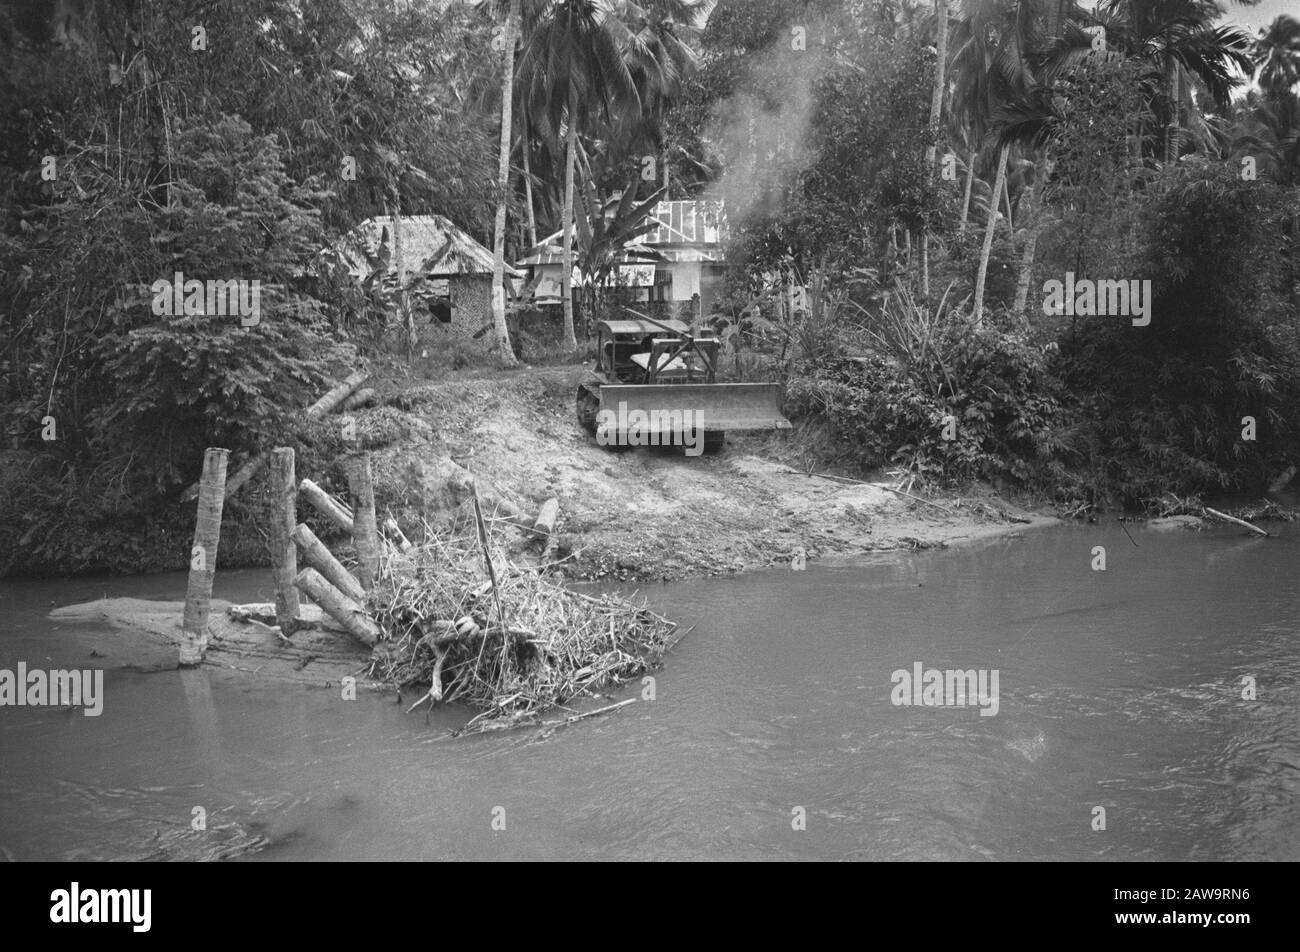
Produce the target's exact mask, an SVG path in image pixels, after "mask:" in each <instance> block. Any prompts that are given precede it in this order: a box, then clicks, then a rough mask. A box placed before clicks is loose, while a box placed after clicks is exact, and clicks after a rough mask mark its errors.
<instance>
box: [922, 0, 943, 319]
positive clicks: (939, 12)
mask: <svg viewBox="0 0 1300 952" xmlns="http://www.w3.org/2000/svg"><path fill="white" fill-rule="evenodd" d="M934 17H935V24H936V27H937V30H938V34H939V35H938V37H937V46H938V49H937V52H936V56H935V64H934V88H933V89H932V90H931V92H930V138H931V140H932V141H931V142H930V144H929V145H927V146H926V147H925V174H926V175H927V176H929V177H930V178H931V179H933V178H934V174H935V165H934V162H935V158H936V157H937V153H938V148H939V143H938V138H939V119H940V117H941V116H942V115H943V89H944V71H945V69H946V68H947V65H948V0H934ZM921 297H922V298H924V299H925V300H926V301H929V300H930V231H929V229H928V228H927V229H925V230H923V231H922V232H921Z"/></svg>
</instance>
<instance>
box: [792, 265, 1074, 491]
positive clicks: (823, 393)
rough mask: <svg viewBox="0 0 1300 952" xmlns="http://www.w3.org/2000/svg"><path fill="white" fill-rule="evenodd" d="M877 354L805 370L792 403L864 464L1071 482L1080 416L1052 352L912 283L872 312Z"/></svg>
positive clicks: (927, 473) (931, 473)
mask: <svg viewBox="0 0 1300 952" xmlns="http://www.w3.org/2000/svg"><path fill="white" fill-rule="evenodd" d="M862 330H865V332H866V334H867V337H868V338H869V339H870V341H871V342H872V343H871V346H870V350H869V352H868V353H867V354H865V355H861V356H847V355H845V354H844V353H843V349H842V348H841V349H840V350H838V351H837V352H836V353H834V354H832V355H827V356H823V357H820V358H818V359H815V360H811V361H808V362H806V363H804V364H803V365H802V366H801V367H799V368H798V370H797V372H796V374H795V375H794V377H793V378H792V380H791V382H790V386H789V392H788V398H787V409H788V410H789V411H790V412H791V413H793V414H795V415H800V416H807V415H814V416H820V417H822V418H824V419H825V420H826V421H827V422H828V423H829V424H830V425H831V426H832V428H833V430H834V432H835V436H836V439H837V441H838V442H839V444H840V445H841V446H842V447H843V448H844V449H845V451H846V452H847V453H848V455H849V456H850V458H851V459H852V461H853V462H854V463H856V464H857V465H859V466H860V467H862V468H863V469H874V468H878V467H882V466H887V465H888V466H896V467H901V468H902V469H905V470H907V471H908V472H910V473H912V474H914V475H916V476H918V477H921V478H923V479H927V480H936V481H960V480H971V479H995V478H1007V479H1012V480H1014V481H1016V482H1018V483H1021V484H1024V485H1037V486H1042V485H1047V484H1051V483H1053V482H1059V481H1061V479H1062V477H1063V475H1064V472H1065V470H1064V466H1065V463H1066V462H1067V461H1068V459H1069V457H1070V455H1071V453H1072V451H1073V450H1074V447H1073V446H1072V442H1071V433H1072V429H1071V424H1072V420H1071V417H1070V414H1069V413H1068V412H1067V409H1066V405H1067V404H1066V398H1065V395H1064V394H1063V393H1062V392H1061V388H1060V386H1059V383H1058V381H1057V380H1056V379H1055V377H1054V376H1053V375H1052V374H1051V372H1050V371H1049V369H1048V366H1047V363H1046V357H1045V355H1044V353H1043V351H1042V350H1041V349H1039V348H1037V347H1035V346H1033V345H1032V344H1030V343H1029V342H1028V341H1027V340H1026V339H1025V338H1026V335H1025V334H1024V333H1023V332H1021V331H1019V330H1016V329H1012V328H1011V327H1009V326H1000V325H999V323H998V321H997V320H990V321H988V322H985V323H984V324H982V325H976V324H975V322H974V321H973V320H972V318H971V317H970V316H969V314H967V313H966V312H965V311H964V310H962V309H960V308H954V309H952V310H949V309H948V308H947V307H946V305H945V304H944V303H941V304H940V305H938V306H937V307H935V308H928V307H926V306H924V305H922V304H920V303H918V302H917V301H915V300H914V299H913V298H912V297H911V295H910V294H908V293H907V292H906V291H904V290H901V289H900V290H899V291H898V292H896V294H895V296H894V298H893V299H892V300H891V301H890V302H889V303H888V304H887V305H886V306H885V307H884V308H883V309H882V310H881V311H880V312H878V313H876V314H869V315H866V323H865V324H864V325H863V327H862Z"/></svg>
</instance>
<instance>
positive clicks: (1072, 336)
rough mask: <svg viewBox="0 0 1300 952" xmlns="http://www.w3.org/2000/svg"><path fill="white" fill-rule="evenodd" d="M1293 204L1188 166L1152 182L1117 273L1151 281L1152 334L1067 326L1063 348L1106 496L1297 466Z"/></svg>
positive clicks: (1299, 361)
mask: <svg viewBox="0 0 1300 952" xmlns="http://www.w3.org/2000/svg"><path fill="white" fill-rule="evenodd" d="M1296 202H1297V199H1296V196H1295V195H1294V193H1292V194H1291V196H1290V198H1289V199H1288V198H1287V196H1286V195H1285V194H1283V192H1282V191H1281V190H1279V189H1278V188H1277V186H1276V185H1273V184H1270V183H1268V182H1265V181H1262V180H1261V181H1243V180H1241V178H1240V177H1239V176H1238V174H1237V172H1236V167H1235V166H1231V165H1224V164H1222V163H1210V162H1206V161H1204V160H1200V159H1193V158H1189V159H1187V160H1186V161H1184V162H1182V163H1180V164H1179V165H1178V166H1176V167H1173V168H1171V169H1167V170H1166V171H1165V174H1164V176H1163V177H1162V178H1161V179H1160V180H1159V181H1158V182H1156V183H1153V187H1152V188H1151V189H1150V193H1149V196H1148V199H1147V202H1146V206H1145V212H1144V214H1143V216H1142V219H1141V220H1142V221H1143V222H1144V223H1145V235H1144V242H1143V245H1144V247H1143V252H1142V257H1141V259H1140V260H1139V261H1138V262H1136V263H1135V265H1134V267H1133V269H1132V271H1131V273H1130V274H1127V275H1123V276H1122V277H1124V278H1126V279H1128V278H1140V279H1149V280H1150V281H1151V287H1152V294H1153V297H1154V301H1153V305H1152V313H1151V322H1150V324H1149V325H1148V326H1145V327H1142V326H1137V327H1135V326H1132V325H1131V323H1130V322H1129V321H1128V320H1126V319H1124V318H1122V317H1120V318H1116V317H1093V318H1083V319H1076V320H1075V322H1074V323H1073V324H1072V326H1070V327H1069V328H1067V329H1066V331H1065V333H1064V335H1063V337H1062V341H1061V360H1060V371H1061V374H1062V379H1063V380H1064V382H1065V384H1066V385H1067V386H1068V387H1069V388H1070V390H1071V391H1072V392H1074V393H1076V394H1078V396H1079V399H1080V401H1081V402H1082V405H1083V408H1084V414H1083V419H1085V420H1087V421H1088V427H1089V430H1090V434H1091V436H1092V438H1093V440H1094V441H1095V444H1096V456H1097V459H1098V460H1099V461H1101V462H1102V463H1104V470H1103V471H1104V474H1105V475H1104V481H1105V483H1106V484H1107V488H1108V489H1109V490H1110V491H1112V492H1113V493H1114V495H1115V496H1116V497H1118V498H1122V499H1124V500H1126V501H1128V502H1132V503H1146V502H1147V501H1148V500H1150V499H1152V498H1154V497H1158V496H1160V495H1161V494H1162V493H1164V492H1166V491H1174V492H1178V493H1201V492H1214V491H1223V490H1243V491H1260V490H1261V489H1262V488H1263V486H1264V485H1265V484H1266V483H1267V482H1268V480H1269V479H1270V478H1271V477H1272V476H1274V475H1276V474H1277V473H1278V472H1280V471H1281V470H1283V469H1285V468H1286V466H1287V465H1288V464H1289V463H1293V462H1295V461H1296V459H1297V458H1298V457H1300V315H1297V313H1296V311H1295V307H1294V293H1295V292H1294V283H1295V280H1296V278H1297V277H1298V276H1300V275H1298V273H1297V268H1296V264H1295V263H1294V261H1292V260H1291V256H1290V255H1289V251H1290V249H1291V248H1292V247H1293V246H1294V242H1295V239H1296V235H1295V234H1294V233H1293V230H1292V218H1293V216H1295V215H1296V213H1297V211H1298V210H1300V209H1297V207H1296ZM1246 418H1250V419H1251V420H1253V421H1254V428H1253V429H1254V432H1253V439H1251V438H1247V436H1249V435H1251V434H1249V432H1248V421H1247V419H1246Z"/></svg>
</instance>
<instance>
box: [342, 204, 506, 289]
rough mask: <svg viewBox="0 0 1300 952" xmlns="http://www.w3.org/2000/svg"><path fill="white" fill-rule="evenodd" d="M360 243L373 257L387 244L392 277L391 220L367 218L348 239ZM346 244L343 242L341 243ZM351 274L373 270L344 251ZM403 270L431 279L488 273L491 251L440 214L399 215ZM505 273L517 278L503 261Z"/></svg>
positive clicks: (395, 266)
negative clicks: (400, 219)
mask: <svg viewBox="0 0 1300 952" xmlns="http://www.w3.org/2000/svg"><path fill="white" fill-rule="evenodd" d="M350 237H351V238H353V239H354V240H355V241H358V242H360V244H361V245H362V247H364V248H365V250H366V252H367V254H369V255H371V256H375V255H378V254H379V249H380V247H381V246H383V245H387V246H388V249H389V260H388V273H389V274H390V275H396V273H397V263H396V261H395V260H394V259H393V254H392V246H393V219H392V216H390V215H377V216H375V217H374V218H367V219H366V220H365V221H364V222H362V223H361V224H360V225H358V226H357V227H356V228H355V229H353V232H352V234H351V236H350ZM345 244H346V243H345ZM344 254H345V256H346V257H347V259H348V261H349V264H350V265H351V268H352V273H353V274H355V275H357V276H358V277H364V276H366V275H368V274H370V273H371V271H372V270H373V268H372V266H371V264H370V262H369V261H368V260H366V259H365V258H363V257H362V256H361V255H359V254H357V253H356V252H355V251H348V250H346V249H345V250H344ZM402 258H403V262H402V264H403V269H402V270H403V271H404V272H406V273H407V274H423V275H425V276H426V277H431V278H450V277H456V276H457V275H465V274H491V273H492V252H491V251H489V250H488V249H487V248H484V247H483V246H482V245H481V244H479V243H478V242H477V241H475V240H474V239H473V238H471V237H470V236H469V235H468V234H466V233H465V232H464V231H462V230H461V229H460V228H458V227H456V225H455V224H454V223H452V222H451V221H450V220H449V219H447V218H444V217H443V216H442V215H403V216H402ZM506 273H507V274H510V275H513V276H515V277H518V276H519V275H520V273H521V272H519V271H518V270H516V269H515V268H513V267H511V266H510V264H509V263H508V262H507V264H506Z"/></svg>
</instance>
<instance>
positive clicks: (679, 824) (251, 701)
mask: <svg viewBox="0 0 1300 952" xmlns="http://www.w3.org/2000/svg"><path fill="white" fill-rule="evenodd" d="M1280 531H1281V532H1282V535H1281V537H1280V538H1274V539H1255V538H1250V537H1246V536H1243V535H1241V534H1240V533H1239V532H1238V531H1236V530H1232V529H1224V530H1216V531H1214V532H1209V533H1192V532H1186V531H1177V532H1158V531H1155V530H1149V529H1148V530H1142V529H1134V530H1133V541H1130V540H1129V538H1127V537H1126V536H1125V534H1124V532H1123V530H1122V528H1121V527H1120V525H1119V524H1118V523H1117V522H1115V521H1113V520H1111V521H1109V523H1108V524H1103V525H1098V526H1063V527H1060V528H1056V529H1050V530H1046V531H1038V532H1033V533H1027V534H1026V535H1025V536H1024V537H1022V538H1008V539H1002V540H998V541H994V542H989V543H983V544H981V545H979V546H975V547H967V548H953V549H949V550H945V551H930V552H915V553H902V554H882V555H879V556H876V557H872V558H870V559H867V560H863V561H857V562H854V563H853V564H839V565H827V564H824V563H812V564H810V565H809V566H808V569H807V571H803V572H795V571H791V570H788V569H782V570H769V571H766V572H759V573H754V574H750V575H745V576H741V577H737V578H733V579H722V580H719V579H711V580H707V581H697V582H689V583H683V584H676V585H672V586H667V587H658V588H651V589H649V590H647V591H646V595H647V596H648V598H649V601H650V603H651V604H652V606H653V607H655V608H657V609H659V610H660V611H664V612H666V613H668V614H670V615H671V616H673V617H674V618H675V619H677V620H680V621H681V622H683V623H684V624H691V625H695V626H696V627H695V630H694V631H693V632H692V633H691V634H690V635H689V636H688V637H687V638H686V639H685V640H683V641H682V642H681V644H680V645H679V647H678V648H677V650H676V651H675V652H674V653H673V654H672V655H671V656H670V657H669V659H668V663H667V665H666V667H665V668H664V669H663V670H662V671H660V672H658V673H657V676H656V681H655V683H654V700H652V701H650V700H638V702H637V703H635V704H632V705H628V706H627V707H626V708H623V709H622V710H619V711H617V712H615V713H613V714H612V715H609V716H605V717H602V718H597V719H592V720H588V721H584V722H581V723H578V724H575V725H572V726H569V727H566V728H563V729H561V730H558V731H553V732H551V733H549V734H546V735H542V734H540V733H539V732H537V731H517V732H512V733H501V734H489V735H480V736H475V737H470V738H466V739H449V738H447V737H446V734H445V731H446V728H448V727H451V726H454V725H456V724H457V723H460V722H461V721H463V719H464V715H463V713H459V712H455V711H449V712H443V713H439V714H436V715H434V717H433V718H432V719H431V720H430V721H426V719H425V717H424V716H423V715H420V714H412V715H409V716H407V715H404V714H403V713H402V708H401V707H399V706H398V704H397V703H396V700H395V699H394V697H393V696H392V695H391V694H390V695H383V694H378V693H366V692H361V693H360V695H359V696H358V698H357V699H356V700H354V701H344V700H343V699H342V698H341V696H340V692H339V691H338V690H337V689H336V688H334V689H324V688H319V687H318V688H310V687H304V686H301V685H294V686H292V687H288V688H286V687H283V686H280V687H276V686H274V685H270V684H266V683H263V682H260V681H257V680H250V679H249V678H248V677H246V676H243V675H237V674H235V673H233V672H223V671H219V670H216V669H211V668H203V669H199V670H197V671H188V672H183V673H182V672H178V671H162V672H157V673H141V672H136V671H130V670H123V669H121V668H120V667H118V666H116V665H115V663H114V651H115V645H114V641H115V639H117V638H119V637H120V636H119V635H114V634H112V633H111V632H108V631H104V630H97V629H96V627H95V626H94V625H90V624H82V625H71V626H70V625H66V624H64V625H59V626H57V627H56V625H55V624H54V623H53V622H51V621H50V620H49V619H47V618H46V613H47V612H48V611H49V610H50V609H51V608H52V607H55V606H61V605H67V604H71V603H74V602H84V601H88V600H91V599H96V598H100V597H101V596H105V595H107V596H109V597H117V596H131V597H137V598H154V599H181V598H183V597H184V589H185V579H184V577H183V575H179V574H177V575H161V576H153V577H148V578H136V579H100V580H75V581H57V582H11V583H0V619H2V620H3V625H2V630H0V668H8V669H14V668H15V667H16V664H17V663H18V662H19V661H23V662H25V663H26V664H27V665H28V667H29V668H32V667H36V666H40V667H44V668H60V667H90V666H102V667H103V668H104V671H105V674H104V699H103V713H102V715H101V716H99V717H85V716H83V715H82V713H81V712H80V711H73V710H67V709H57V708H39V707H38V708H33V707H4V708H0V851H2V853H3V856H4V857H5V858H9V859H17V860H24V859H134V858H155V859H169V858H176V859H189V858H225V857H237V858H241V859H244V860H251V861H258V860H272V859H333V860H350V859H417V860H418V859H425V860H447V859H495V858H501V859H506V858H512V859H548V858H565V859H695V858H698V859H718V858H727V859H873V860H893V859H960V860H978V859H1000V860H1007V859H1113V860H1118V859H1162V860H1209V859H1288V860H1297V859H1300V585H1298V584H1297V581H1298V580H1300V526H1281V527H1280ZM1134 542H1136V545H1135V544H1134ZM1096 546H1103V547H1104V548H1105V557H1106V568H1105V570H1104V571H1101V570H1096V569H1094V568H1093V565H1094V564H1096V562H1097V556H1096V554H1095V552H1094V547H1096ZM216 595H217V596H219V597H222V598H227V599H231V600H235V601H269V600H270V591H269V579H268V577H267V576H266V575H265V574H263V573H259V572H232V573H219V574H218V577H217V591H216ZM92 651H95V652H97V653H99V654H100V655H102V657H100V658H94V657H92V656H91V652H92ZM929 669H935V670H936V671H937V672H938V676H939V677H940V678H946V674H945V672H947V671H949V670H953V671H955V672H965V671H971V672H974V673H975V674H976V675H978V677H979V678H980V679H982V680H979V684H981V685H982V686H983V687H984V688H985V692H984V693H983V694H980V693H979V692H977V691H972V692H971V694H970V695H969V696H966V697H965V698H964V700H963V697H962V693H961V692H960V691H954V692H953V693H949V692H948V690H947V688H948V685H947V683H946V682H945V683H943V684H941V685H940V686H939V689H937V690H936V691H934V692H932V693H930V694H929V695H927V694H926V693H924V692H923V687H924V683H923V684H918V685H912V684H911V679H912V678H913V676H914V674H916V673H918V672H919V673H921V675H922V678H921V680H922V682H925V681H926V680H927V679H928V678H927V675H926V674H925V672H926V671H928V670H929ZM994 675H996V681H994V680H993V676H994ZM971 683H972V685H973V684H975V683H976V682H975V681H972V682H971ZM995 686H996V692H994V691H993V688H994V687H995ZM956 687H957V688H960V687H962V676H959V677H958V678H957V684H956ZM642 690H643V689H642V688H640V687H639V686H638V687H636V688H635V689H634V688H631V687H629V688H628V689H626V690H625V691H624V692H622V693H620V694H619V695H618V696H617V697H618V698H619V699H621V698H625V697H638V698H640V696H641V693H642ZM1243 695H1245V696H1243ZM1251 695H1253V697H1252V696H1251ZM927 699H928V700H929V701H930V702H932V703H925V702H926V701H927ZM409 700H410V699H408V701H409ZM902 700H907V701H909V702H913V703H907V704H903V703H895V702H900V701H902ZM917 701H920V702H922V703H915V702H917ZM994 702H995V703H994ZM995 709H996V713H993V711H994V710H995ZM1098 808H1101V809H1100V810H1099V809H1098ZM200 818H201V819H202V821H203V822H202V823H201V824H200V823H198V819H200ZM1103 823H1104V829H1100V828H1096V827H1099V826H1101V825H1102V824H1103ZM193 825H201V826H205V827H206V829H205V830H203V831H201V832H198V831H195V830H194V829H192V826H193Z"/></svg>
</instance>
